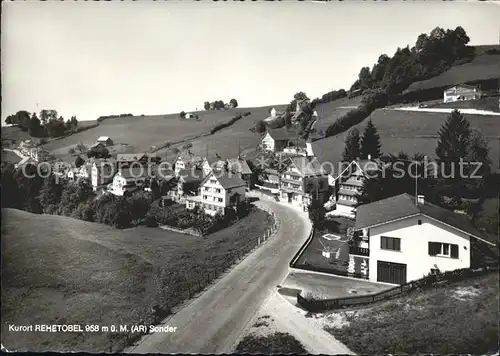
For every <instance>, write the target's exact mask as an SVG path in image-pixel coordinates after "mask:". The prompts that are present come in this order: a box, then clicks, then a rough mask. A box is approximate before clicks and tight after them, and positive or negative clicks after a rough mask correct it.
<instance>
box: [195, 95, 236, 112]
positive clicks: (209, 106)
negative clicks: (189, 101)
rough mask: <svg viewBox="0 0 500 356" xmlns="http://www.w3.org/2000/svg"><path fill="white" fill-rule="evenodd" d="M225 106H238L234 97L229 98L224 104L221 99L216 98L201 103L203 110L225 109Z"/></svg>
mask: <svg viewBox="0 0 500 356" xmlns="http://www.w3.org/2000/svg"><path fill="white" fill-rule="evenodd" d="M226 106H230V107H232V108H237V107H238V101H237V100H236V99H234V98H233V99H231V100H229V103H228V104H225V103H224V101H223V100H216V101H212V102H210V101H205V102H204V103H203V108H204V109H205V110H221V109H225V108H226Z"/></svg>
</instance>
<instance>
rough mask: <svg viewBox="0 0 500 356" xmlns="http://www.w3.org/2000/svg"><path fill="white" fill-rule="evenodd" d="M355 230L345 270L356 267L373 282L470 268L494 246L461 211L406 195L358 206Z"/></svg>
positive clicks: (388, 281)
mask: <svg viewBox="0 0 500 356" xmlns="http://www.w3.org/2000/svg"><path fill="white" fill-rule="evenodd" d="M355 229H356V231H357V234H358V237H357V238H356V239H355V245H353V246H352V247H351V248H350V251H349V267H348V272H350V273H354V272H355V269H356V268H358V270H360V271H361V275H362V276H363V277H364V278H367V279H369V280H370V281H373V282H385V283H392V284H404V283H406V282H410V281H413V280H416V279H419V278H422V277H423V276H424V275H427V274H429V273H433V272H437V271H440V272H446V271H452V270H455V269H461V268H470V267H475V266H478V265H480V264H481V262H482V261H481V260H482V259H483V257H484V256H486V255H487V254H491V253H492V251H491V248H492V247H494V246H495V244H494V243H492V242H489V241H488V240H487V239H485V236H484V234H483V233H482V232H480V231H478V230H477V229H476V228H475V227H474V226H473V225H472V224H471V222H470V221H469V219H468V218H467V217H466V216H465V215H462V214H456V213H453V212H451V211H449V210H446V209H444V208H441V207H439V206H437V205H434V204H430V203H429V202H427V201H426V200H425V197H424V196H422V195H419V196H417V198H415V197H412V196H410V195H408V194H406V193H405V194H401V195H397V196H394V197H391V198H387V199H383V200H379V201H377V202H374V203H370V204H365V205H360V206H359V207H358V209H357V212H356V224H355ZM360 265H366V266H367V268H366V269H365V268H359V266H360Z"/></svg>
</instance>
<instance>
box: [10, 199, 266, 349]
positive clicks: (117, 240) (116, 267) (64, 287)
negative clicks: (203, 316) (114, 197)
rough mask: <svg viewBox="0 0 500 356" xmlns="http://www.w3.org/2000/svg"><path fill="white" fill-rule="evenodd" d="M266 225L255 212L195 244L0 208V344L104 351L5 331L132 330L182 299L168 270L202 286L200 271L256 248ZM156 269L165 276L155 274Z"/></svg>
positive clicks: (71, 336)
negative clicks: (62, 327) (46, 327)
mask: <svg viewBox="0 0 500 356" xmlns="http://www.w3.org/2000/svg"><path fill="white" fill-rule="evenodd" d="M271 220H272V219H271V217H270V216H269V215H268V214H267V213H265V212H263V211H256V212H253V213H251V215H249V216H248V217H246V218H244V219H243V220H241V221H240V222H238V223H236V224H235V225H233V226H231V227H229V228H227V229H224V230H221V231H219V232H217V233H215V234H211V235H209V236H207V237H205V238H198V237H194V236H189V235H183V234H176V233H173V232H170V231H165V230H161V229H153V228H143V227H141V228H134V229H128V230H116V229H114V228H111V227H108V226H105V225H100V224H94V223H88V222H84V221H79V220H75V219H71V218H67V217H60V216H50V215H33V214H30V213H27V212H23V211H18V210H11V209H5V210H2V277H3V281H2V344H3V346H5V347H6V348H7V349H10V350H13V349H16V350H33V351H46V350H55V351H63V350H71V351H79V350H85V351H103V350H105V349H106V348H107V347H109V346H110V341H109V339H108V336H107V335H106V334H103V333H91V334H83V335H79V334H76V333H35V332H33V333H12V332H11V333H9V332H8V331H7V330H6V328H5V326H6V325H7V324H11V323H12V324H17V325H30V324H99V325H110V324H115V325H118V324H129V325H132V324H134V325H136V324H139V323H140V322H141V321H142V320H145V318H147V317H148V316H149V315H150V312H149V310H150V308H151V306H152V305H154V304H156V303H158V300H159V299H160V298H162V297H164V298H165V299H166V300H167V301H168V303H169V306H170V307H172V306H173V305H176V304H178V303H180V302H182V300H184V299H186V298H187V285H186V284H182V283H179V281H178V280H176V279H174V278H176V277H175V276H174V275H173V272H179V271H180V272H182V273H183V274H184V276H185V278H186V279H187V280H188V281H189V283H191V284H193V283H195V282H198V281H201V282H202V283H207V282H206V281H207V273H210V272H213V271H214V268H215V267H216V266H220V265H221V264H223V263H225V262H227V261H228V260H230V259H231V257H232V255H233V254H234V253H235V252H236V251H241V250H242V249H243V246H249V244H255V243H256V240H257V237H258V236H262V235H263V233H264V231H265V230H266V229H267V228H268V227H269V225H270V222H271ZM161 269H164V270H165V271H166V273H165V274H163V275H161V276H159V274H160V272H159V271H160V270H161ZM158 277H159V279H160V281H159V282H155V281H156V280H157V279H158ZM212 278H213V276H212ZM161 283H163V285H164V286H166V287H164V288H163V287H160V285H161ZM174 286H175V287H174ZM191 286H192V285H191ZM169 287H171V288H169ZM160 292H161V293H162V294H163V295H162V296H161V295H160ZM146 322H147V321H146ZM116 335H117V337H118V339H119V340H117V341H116V342H115V346H119V345H123V342H124V340H123V338H124V337H125V334H116Z"/></svg>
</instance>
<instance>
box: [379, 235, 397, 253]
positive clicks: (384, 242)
mask: <svg viewBox="0 0 500 356" xmlns="http://www.w3.org/2000/svg"><path fill="white" fill-rule="evenodd" d="M380 248H381V249H382V250H393V251H401V239H400V238H396V237H387V236H381V238H380Z"/></svg>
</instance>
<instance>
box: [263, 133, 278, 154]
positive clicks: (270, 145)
mask: <svg viewBox="0 0 500 356" xmlns="http://www.w3.org/2000/svg"><path fill="white" fill-rule="evenodd" d="M262 148H263V149H264V150H266V151H271V152H274V149H275V147H274V139H273V138H272V137H271V135H270V134H269V132H267V133H266V135H265V136H264V137H263V138H262Z"/></svg>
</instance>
